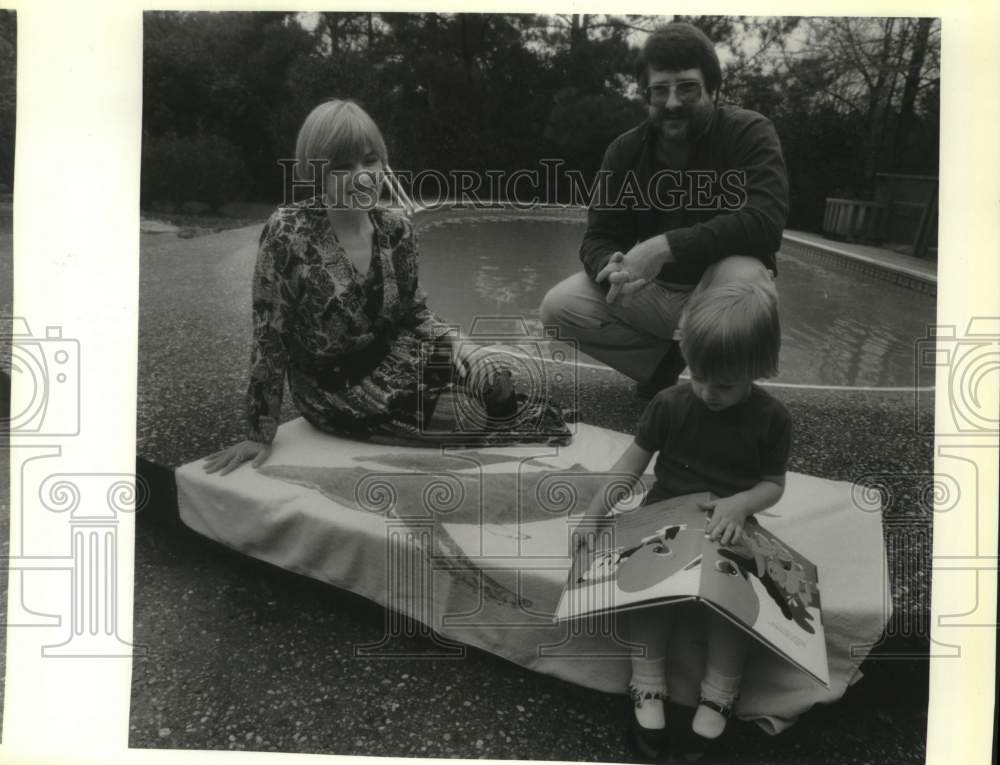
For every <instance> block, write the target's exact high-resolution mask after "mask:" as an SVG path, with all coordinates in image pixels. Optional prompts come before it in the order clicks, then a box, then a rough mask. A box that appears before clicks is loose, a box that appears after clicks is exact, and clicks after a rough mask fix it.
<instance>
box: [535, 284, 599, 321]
mask: <svg viewBox="0 0 1000 765" xmlns="http://www.w3.org/2000/svg"><path fill="white" fill-rule="evenodd" d="M581 277H582V278H581ZM594 289H595V287H594V286H593V284H592V283H591V282H590V279H589V277H587V275H586V274H582V273H579V274H574V275H573V276H571V277H569V278H568V279H564V280H563V281H561V282H559V283H558V284H556V285H555V286H554V287H552V289H550V290H549V291H548V292H547V293H545V297H544V298H542V304H541V306H540V307H539V313H540V314H541V318H542V323H543V324H554V325H558V326H570V325H575V324H578V323H579V319H580V317H581V316H582V315H586V314H588V313H590V312H591V309H592V296H591V294H590V293H591V292H592V291H593V290H594Z"/></svg>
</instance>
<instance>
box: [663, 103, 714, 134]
mask: <svg viewBox="0 0 1000 765" xmlns="http://www.w3.org/2000/svg"><path fill="white" fill-rule="evenodd" d="M706 119H707V115H705V114H702V113H701V111H700V110H699V109H697V108H692V107H690V106H682V107H680V108H674V109H667V108H666V107H664V106H657V107H655V111H654V113H653V122H654V124H655V125H656V126H657V128H659V131H660V133H661V135H664V136H665V137H667V136H666V134H665V133H664V128H665V126H666V125H667V123H671V122H672V123H674V124H673V125H672V126H671V128H670V130H669V133H670V134H671V135H670V136H669V137H670V139H671V140H676V141H692V140H694V139H695V138H697V136H698V134H699V133H700V132H701V128H702V127H704V125H705V121H706Z"/></svg>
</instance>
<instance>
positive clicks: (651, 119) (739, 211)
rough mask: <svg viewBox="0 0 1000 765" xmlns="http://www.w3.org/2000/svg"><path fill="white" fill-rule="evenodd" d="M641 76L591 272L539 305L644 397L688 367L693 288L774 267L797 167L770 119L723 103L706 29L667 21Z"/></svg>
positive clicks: (604, 169) (607, 173) (598, 216)
mask: <svg viewBox="0 0 1000 765" xmlns="http://www.w3.org/2000/svg"><path fill="white" fill-rule="evenodd" d="M636 77H637V79H638V82H639V88H640V90H641V92H642V93H643V95H644V97H645V99H646V103H647V105H648V113H649V116H648V119H647V120H645V121H644V122H643V123H642V124H640V125H638V126H636V127H635V128H632V129H631V130H629V131H628V132H626V133H623V134H622V135H620V136H618V137H617V138H616V139H615V140H614V141H612V142H611V145H610V146H609V147H608V149H607V151H606V152H605V154H604V161H603V163H602V166H601V171H600V173H599V174H598V178H597V184H596V187H595V188H596V190H597V191H596V193H595V194H594V195H593V196H592V198H591V203H590V207H589V211H588V216H587V233H586V234H585V235H584V238H583V244H582V245H581V247H580V259H581V260H582V261H583V266H584V271H583V272H581V273H577V274H574V275H573V276H571V277H569V278H568V279H566V280H564V281H563V282H560V283H559V284H557V285H556V286H555V287H553V288H552V289H551V290H550V291H549V292H548V294H547V295H546V296H545V299H544V300H543V302H542V306H541V315H542V320H543V322H544V323H546V324H552V325H558V326H559V327H560V328H561V330H562V334H563V336H569V337H571V338H573V339H574V340H576V341H577V343H578V346H579V349H580V350H582V351H584V352H585V353H587V354H589V355H590V356H593V357H594V358H596V359H598V360H600V361H603V362H604V363H606V364H608V365H609V366H611V367H614V368H615V369H617V370H619V371H620V372H622V373H624V374H625V375H627V376H629V377H631V378H632V379H634V380H636V382H637V383H638V385H637V391H638V393H639V395H640V396H642V397H648V396H651V395H653V394H655V393H656V391H658V390H660V389H662V388H665V387H669V386H670V385H673V384H674V383H675V382H676V381H677V377H678V375H679V373H680V372H681V371H682V370H683V368H684V361H683V358H682V357H681V354H680V349H679V346H678V344H677V335H676V332H677V329H678V324H679V321H680V317H681V312H682V311H683V308H684V305H685V304H686V302H687V300H688V298H689V297H690V296H691V294H692V292H693V291H694V290H695V289H706V288H707V287H709V286H711V285H713V284H721V283H725V282H731V281H746V280H766V281H770V280H771V279H773V278H774V276H775V275H776V274H777V264H776V260H775V253H776V252H777V250H778V248H779V247H780V245H781V234H782V231H783V229H784V226H785V219H786V217H787V214H788V179H787V176H786V174H785V163H784V159H783V158H782V156H781V145H780V143H779V141H778V136H777V133H776V132H775V130H774V126H773V125H772V124H771V122H770V121H769V120H768V119H766V118H765V117H763V116H762V115H760V114H758V113H756V112H753V111H749V110H747V109H740V108H737V107H733V106H719V105H717V97H718V94H719V88H720V85H721V82H722V71H721V67H720V65H719V59H718V56H717V55H716V52H715V46H714V45H713V44H712V42H711V41H710V40H709V39H708V37H706V36H705V34H704V33H703V32H701V31H700V30H698V29H697V28H695V27H693V26H691V25H690V24H686V23H683V22H674V23H671V24H668V25H666V26H665V27H661V28H660V29H659V30H657V31H656V32H654V33H653V34H651V35H650V36H649V38H648V39H647V40H646V42H645V44H644V46H643V48H642V51H641V53H640V55H639V58H638V61H637V65H636Z"/></svg>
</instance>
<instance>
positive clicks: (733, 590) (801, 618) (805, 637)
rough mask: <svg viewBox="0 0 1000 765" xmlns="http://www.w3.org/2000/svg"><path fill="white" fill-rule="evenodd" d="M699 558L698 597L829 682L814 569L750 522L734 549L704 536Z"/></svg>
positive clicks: (758, 526)
mask: <svg viewBox="0 0 1000 765" xmlns="http://www.w3.org/2000/svg"><path fill="white" fill-rule="evenodd" d="M703 554H704V558H703V561H702V567H701V568H702V581H701V591H700V595H701V597H702V598H704V599H705V600H707V601H709V602H710V603H711V604H712V605H714V606H716V607H717V608H718V610H720V611H723V612H724V613H725V614H726V615H727V616H729V617H730V618H731V619H732V620H733V621H735V622H737V623H738V624H741V625H742V626H744V627H745V628H746V629H748V630H749V631H750V632H752V633H753V634H754V635H755V636H756V637H757V638H758V639H760V640H762V641H763V642H764V643H765V644H766V645H767V646H768V647H770V648H771V649H772V650H775V651H776V652H777V653H779V654H780V655H782V656H784V657H785V658H787V659H789V660H790V661H791V662H792V663H794V664H796V665H798V666H799V667H801V668H803V669H805V670H806V671H807V672H808V673H809V674H811V675H813V676H814V677H816V678H817V679H819V680H821V681H822V682H823V683H828V681H829V676H828V669H827V657H826V639H825V636H824V633H823V618H822V614H821V611H820V595H819V579H818V572H817V570H816V566H814V565H813V564H812V563H810V562H809V561H808V560H806V559H805V558H804V557H802V555H800V554H799V553H797V552H796V551H795V550H793V549H792V548H791V547H789V546H788V545H786V544H785V543H783V542H782V541H781V540H779V539H778V538H777V537H775V536H774V535H773V534H771V533H770V532H768V531H767V530H766V529H765V528H764V527H763V526H761V525H760V524H759V523H758V522H757V521H756V520H755V519H752V518H751V519H749V520H748V521H747V524H746V526H745V527H744V531H743V537H742V539H741V540H740V541H739V542H738V543H737V544H736V545H725V546H723V545H720V544H718V543H717V542H713V541H711V540H710V539H708V538H707V537H706V538H705V542H704V553H703Z"/></svg>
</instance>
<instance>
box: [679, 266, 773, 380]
mask: <svg viewBox="0 0 1000 765" xmlns="http://www.w3.org/2000/svg"><path fill="white" fill-rule="evenodd" d="M680 328H681V341H680V342H681V353H682V354H683V355H684V360H685V361H686V362H687V365H688V368H689V369H690V370H691V374H692V375H693V376H694V377H696V378H697V379H700V380H719V381H735V380H744V379H750V380H756V379H758V378H761V377H773V376H774V375H776V374H777V373H778V354H779V351H780V350H781V323H780V322H779V321H778V293H777V290H775V289H774V285H773V284H771V283H767V285H766V286H765V285H764V284H761V283H759V282H731V283H728V284H721V285H718V286H714V287H709V288H708V289H704V290H701V289H699V290H695V292H694V293H693V294H692V295H691V297H690V299H689V300H688V303H687V305H686V306H685V308H684V312H683V314H682V315H681V321H680Z"/></svg>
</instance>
